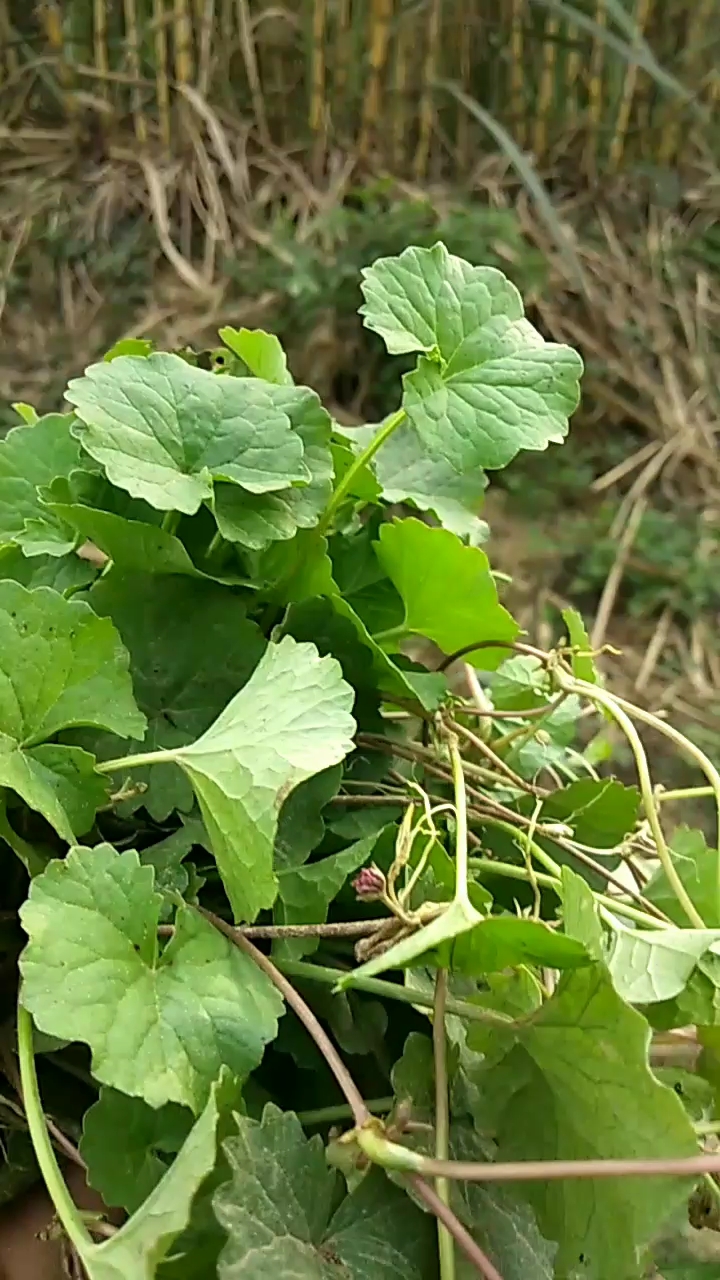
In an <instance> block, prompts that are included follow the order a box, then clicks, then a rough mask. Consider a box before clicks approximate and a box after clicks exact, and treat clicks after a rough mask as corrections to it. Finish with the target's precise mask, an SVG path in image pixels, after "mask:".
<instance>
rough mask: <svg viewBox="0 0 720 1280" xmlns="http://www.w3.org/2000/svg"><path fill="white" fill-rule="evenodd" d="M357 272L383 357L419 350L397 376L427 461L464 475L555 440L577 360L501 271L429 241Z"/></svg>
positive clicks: (573, 402) (563, 425)
mask: <svg viewBox="0 0 720 1280" xmlns="http://www.w3.org/2000/svg"><path fill="white" fill-rule="evenodd" d="M362 274H363V282H362V291H363V295H364V297H365V303H364V305H363V307H362V308H361V314H362V316H363V320H364V323H365V325H366V326H367V328H369V329H373V330H374V331H375V333H379V334H380V336H381V337H382V338H383V339H384V340H385V344H386V346H387V348H388V351H389V352H390V353H391V354H395V355H399V354H402V353H405V352H410V351H418V352H421V353H422V354H421V355H420V358H419V360H418V364H417V368H416V369H415V370H414V371H413V372H412V373H409V374H406V376H405V379H404V388H405V390H404V396H403V407H404V408H405V410H406V413H407V415H408V419H409V421H410V423H411V424H412V426H413V427H414V428H415V429H416V431H417V433H418V436H419V438H420V440H421V441H422V443H423V446H424V448H425V449H426V450H427V452H428V454H429V455H430V456H431V457H433V458H435V457H441V458H446V459H447V460H448V461H449V462H450V464H451V466H452V467H453V469H454V470H455V471H457V472H459V473H461V474H462V473H464V472H467V471H469V470H470V469H471V468H473V467H482V468H485V469H495V468H498V467H505V466H507V464H508V463H509V462H511V461H512V459H513V458H514V457H515V455H516V454H517V453H519V452H520V450H521V449H536V450H537V449H545V448H547V446H548V445H549V444H550V443H559V442H560V441H561V440H562V439H563V437H564V436H565V435H566V433H567V429H568V419H569V417H570V415H571V414H572V413H574V411H575V409H576V408H577V405H578V400H579V396H580V391H579V380H580V376H581V374H582V368H583V366H582V361H581V359H580V357H579V355H578V354H577V352H575V351H573V350H572V349H571V348H570V347H566V346H563V345H559V344H557V343H551V342H546V341H545V339H544V338H543V337H542V336H541V335H540V334H539V333H538V331H537V329H535V328H533V326H532V325H531V324H530V322H529V321H528V320H526V319H525V314H524V307H523V302H522V298H521V296H520V294H519V292H518V290H517V289H516V288H515V286H514V285H513V284H511V282H510V281H509V280H508V279H507V277H506V276H504V275H503V273H502V272H501V271H498V270H497V269H496V268H495V267H473V266H471V265H470V264H469V263H467V262H465V261H464V260H463V259H462V258H457V257H455V256H454V255H453V254H450V253H448V251H447V249H446V248H445V245H443V244H436V245H435V246H434V247H433V248H432V249H418V248H414V247H412V248H409V249H406V250H404V252H403V253H401V254H400V255H399V257H396V258H380V259H378V260H377V261H376V262H375V263H374V264H373V266H371V267H368V268H367V269H366V270H364V271H363V273H362Z"/></svg>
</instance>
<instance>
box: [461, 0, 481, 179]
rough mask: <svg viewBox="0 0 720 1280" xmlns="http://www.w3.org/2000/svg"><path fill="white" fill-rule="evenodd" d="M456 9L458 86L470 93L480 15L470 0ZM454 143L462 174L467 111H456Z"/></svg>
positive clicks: (467, 147) (466, 148)
mask: <svg viewBox="0 0 720 1280" xmlns="http://www.w3.org/2000/svg"><path fill="white" fill-rule="evenodd" d="M458 11H459V15H460V22H459V33H458V39H459V43H460V56H459V58H458V65H459V68H460V87H461V89H462V90H463V92H464V93H472V80H471V77H472V51H473V39H472V35H474V32H475V22H476V21H477V22H480V21H481V17H480V14H479V13H477V15H476V14H475V13H474V7H473V3H472V0H460V2H459V5H458ZM471 33H472V35H471ZM455 143H456V147H457V163H458V167H459V169H460V174H461V175H464V174H465V173H466V172H467V170H468V168H469V165H470V117H469V115H468V113H467V111H458V113H457V129H456V134H455Z"/></svg>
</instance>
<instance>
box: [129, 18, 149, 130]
mask: <svg viewBox="0 0 720 1280" xmlns="http://www.w3.org/2000/svg"><path fill="white" fill-rule="evenodd" d="M123 12H124V16H125V47H126V50H127V63H128V70H129V72H130V75H131V76H132V77H133V79H134V80H136V81H139V80H140V36H139V31H138V20H137V9H136V7H135V0H123ZM130 102H131V105H132V117H133V127H134V129H135V137H136V138H137V140H138V142H139V143H140V144H141V145H144V144H145V143H146V142H147V140H148V127H147V120H146V119H145V115H144V113H143V109H142V94H141V91H140V85H139V83H138V84H134V85H133V86H132V88H131V90H130Z"/></svg>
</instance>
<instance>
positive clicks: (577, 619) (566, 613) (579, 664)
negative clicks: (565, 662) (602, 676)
mask: <svg viewBox="0 0 720 1280" xmlns="http://www.w3.org/2000/svg"><path fill="white" fill-rule="evenodd" d="M562 619H563V622H564V623H565V626H566V627H567V629H568V636H569V639H570V644H571V645H573V647H574V648H575V649H578V650H579V652H578V653H574V654H573V656H572V670H573V675H574V676H576V677H577V679H578V680H585V681H586V682H587V683H588V684H597V683H598V671H597V667H596V666H595V661H594V659H593V656H592V652H591V650H592V646H591V644H590V637H589V636H588V633H587V631H586V629H585V623H584V622H583V619H582V614H580V613H578V611H577V609H563V611H562Z"/></svg>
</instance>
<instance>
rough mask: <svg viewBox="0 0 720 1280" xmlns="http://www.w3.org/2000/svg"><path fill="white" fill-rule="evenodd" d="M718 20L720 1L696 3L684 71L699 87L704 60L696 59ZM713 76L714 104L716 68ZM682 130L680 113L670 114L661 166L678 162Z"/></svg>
mask: <svg viewBox="0 0 720 1280" xmlns="http://www.w3.org/2000/svg"><path fill="white" fill-rule="evenodd" d="M718 18H720V10H718V3H717V0H696V7H695V8H693V9H692V10H691V11H690V16H689V21H688V31H687V37H686V40H685V54H686V57H687V65H686V66H684V67H683V77H684V79H685V80H687V81H688V82H689V83H693V84H697V83H699V82H700V81H701V80H702V78H703V72H704V68H703V67H702V60H699V62H698V64H694V63H693V62H692V55H693V54H694V53H695V51H696V50H697V48H698V46H700V45H701V44H702V37H703V34H704V33H705V32H706V31H712V30H713V27H714V23H716V22H717V21H718ZM710 76H711V78H710V82H709V90H710V92H709V98H710V102H711V103H712V102H713V101H717V100H718V90H719V89H720V81H719V80H718V73H717V68H716V67H715V66H713V67H712V69H711V72H710ZM680 127H681V121H680V118H679V114H678V112H677V110H675V111H674V112H672V114H671V112H670V111H669V110H668V111H667V112H666V119H665V123H664V124H663V127H662V130H661V133H660V139H659V142H658V147H657V163H658V164H659V165H662V166H669V165H671V164H672V163H673V161H674V160H675V158H676V156H677V153H678V148H679V145H680Z"/></svg>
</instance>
